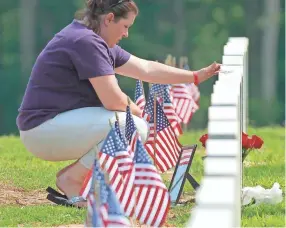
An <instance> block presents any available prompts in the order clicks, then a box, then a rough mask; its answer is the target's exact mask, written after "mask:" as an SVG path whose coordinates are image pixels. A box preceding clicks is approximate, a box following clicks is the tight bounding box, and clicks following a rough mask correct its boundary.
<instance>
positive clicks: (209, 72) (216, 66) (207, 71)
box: [197, 62, 221, 82]
mask: <svg viewBox="0 0 286 228" xmlns="http://www.w3.org/2000/svg"><path fill="white" fill-rule="evenodd" d="M220 67H221V64H220V63H216V62H214V63H212V64H211V65H209V66H207V67H205V68H202V69H200V70H198V71H197V73H198V78H199V82H203V81H205V80H207V79H209V78H211V77H212V76H214V75H216V74H218V73H219V71H220Z"/></svg>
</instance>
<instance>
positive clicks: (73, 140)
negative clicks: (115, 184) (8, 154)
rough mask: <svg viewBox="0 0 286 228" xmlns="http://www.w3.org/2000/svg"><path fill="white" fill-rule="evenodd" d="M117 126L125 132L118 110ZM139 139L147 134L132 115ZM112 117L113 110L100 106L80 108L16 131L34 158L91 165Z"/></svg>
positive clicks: (141, 120)
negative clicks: (32, 126) (118, 124)
mask: <svg viewBox="0 0 286 228" xmlns="http://www.w3.org/2000/svg"><path fill="white" fill-rule="evenodd" d="M118 116H119V123H120V128H121V130H122V131H123V133H124V134H125V119H126V113H125V112H118ZM133 119H134V122H135V125H136V127H137V130H138V133H139V134H140V136H141V139H142V141H143V142H145V141H146V139H147V137H148V133H149V128H148V124H147V122H146V121H145V120H143V119H140V118H139V117H137V116H133ZM109 120H110V121H111V123H112V124H114V122H115V120H116V118H115V113H114V112H113V111H108V110H106V109H104V108H101V107H88V108H80V109H75V110H71V111H67V112H64V113H61V114H59V115H57V116H56V117H54V118H53V119H51V120H48V121H46V122H44V123H43V124H41V125H40V126H38V127H35V128H33V129H31V130H28V131H20V137H21V139H22V142H23V143H24V145H25V146H26V148H27V149H28V151H30V152H31V153H33V154H34V155H35V156H36V157H38V158H41V159H43V160H48V161H66V160H76V159H80V162H81V164H83V165H84V166H85V167H86V168H91V167H92V164H93V162H94V159H95V153H97V152H98V151H99V149H100V148H101V146H102V144H103V142H104V139H105V137H106V136H107V134H108V132H109V131H110V123H109Z"/></svg>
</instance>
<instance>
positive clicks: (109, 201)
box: [88, 161, 131, 227]
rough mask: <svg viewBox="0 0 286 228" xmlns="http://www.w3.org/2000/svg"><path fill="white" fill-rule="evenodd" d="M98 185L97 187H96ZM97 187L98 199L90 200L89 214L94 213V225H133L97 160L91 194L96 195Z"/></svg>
mask: <svg viewBox="0 0 286 228" xmlns="http://www.w3.org/2000/svg"><path fill="white" fill-rule="evenodd" d="M95 186H97V188H96V187H95ZM95 188H96V189H97V190H98V191H97V194H98V195H99V197H97V199H98V200H97V204H98V205H96V201H95V200H94V201H92V200H88V216H90V215H92V219H90V220H91V221H92V226H93V227H114V226H116V227H118V226H120V227H131V224H130V222H129V220H128V219H127V218H126V217H125V216H124V215H123V212H122V210H121V208H120V204H119V202H118V200H117V198H116V196H115V194H114V192H113V191H112V189H111V188H110V186H109V185H107V184H106V182H105V177H104V174H103V173H102V172H101V170H100V168H99V165H98V164H97V162H96V161H95V164H94V169H93V177H92V187H91V191H90V195H92V196H94V192H95V191H94V189H95Z"/></svg>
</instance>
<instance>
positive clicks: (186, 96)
mask: <svg viewBox="0 0 286 228" xmlns="http://www.w3.org/2000/svg"><path fill="white" fill-rule="evenodd" d="M172 96H173V105H174V107H175V111H176V113H177V115H178V116H179V118H180V119H181V121H182V122H183V123H184V124H188V123H189V122H190V120H191V118H192V115H193V113H195V112H196V111H197V110H198V109H199V106H198V104H197V103H196V102H195V100H194V99H193V96H192V95H191V93H190V87H189V85H187V84H175V85H173V86H172Z"/></svg>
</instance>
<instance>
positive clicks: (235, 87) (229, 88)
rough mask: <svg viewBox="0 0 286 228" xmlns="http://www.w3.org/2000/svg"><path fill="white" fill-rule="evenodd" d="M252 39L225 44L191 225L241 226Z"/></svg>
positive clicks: (213, 95)
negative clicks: (244, 143)
mask: <svg viewBox="0 0 286 228" xmlns="http://www.w3.org/2000/svg"><path fill="white" fill-rule="evenodd" d="M248 43H249V41H248V38H245V37H231V38H229V40H228V42H227V44H226V45H225V46H224V55H223V58H222V73H220V74H219V76H218V80H217V81H216V83H215V85H214V87H213V94H212V95H211V106H210V107H209V113H208V119H209V120H208V134H209V139H208V141H207V144H206V151H207V157H206V158H205V160H204V177H203V179H202V181H201V186H200V187H199V189H198V191H197V192H196V206H195V207H194V208H193V210H192V212H191V216H190V219H189V221H188V224H187V227H219V228H223V227H240V221H241V186H242V179H241V178H242V162H241V131H242V130H243V131H244V132H246V131H247V124H248V115H247V114H248V111H247V105H248V103H247V100H248V94H247V91H248Z"/></svg>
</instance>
